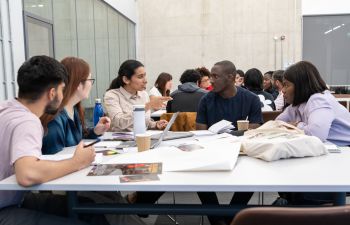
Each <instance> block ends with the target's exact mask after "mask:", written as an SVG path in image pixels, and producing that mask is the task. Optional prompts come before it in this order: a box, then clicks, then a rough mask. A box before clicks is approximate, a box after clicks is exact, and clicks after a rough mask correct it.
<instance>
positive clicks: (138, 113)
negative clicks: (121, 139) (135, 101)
mask: <svg viewBox="0 0 350 225" xmlns="http://www.w3.org/2000/svg"><path fill="white" fill-rule="evenodd" d="M145 115H146V112H145V105H133V118H134V137H135V138H136V135H137V134H144V133H146V119H145Z"/></svg>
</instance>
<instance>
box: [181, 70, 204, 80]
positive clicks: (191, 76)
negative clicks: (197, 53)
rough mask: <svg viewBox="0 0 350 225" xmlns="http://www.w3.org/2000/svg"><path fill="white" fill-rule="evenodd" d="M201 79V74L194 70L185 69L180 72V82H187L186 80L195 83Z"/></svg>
mask: <svg viewBox="0 0 350 225" xmlns="http://www.w3.org/2000/svg"><path fill="white" fill-rule="evenodd" d="M200 79H201V75H200V73H199V72H198V71H196V70H192V69H191V70H185V72H183V73H182V75H181V77H180V82H181V84H184V83H187V82H193V83H197V82H198V81H199V80H200Z"/></svg>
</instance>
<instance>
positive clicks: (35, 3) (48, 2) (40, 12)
mask: <svg viewBox="0 0 350 225" xmlns="http://www.w3.org/2000/svg"><path fill="white" fill-rule="evenodd" d="M56 1H57V0H56ZM59 1H61V0H59ZM23 4H24V5H23V7H24V10H25V11H27V12H29V13H32V14H34V15H37V16H40V17H42V18H44V19H47V20H52V0H24V1H23Z"/></svg>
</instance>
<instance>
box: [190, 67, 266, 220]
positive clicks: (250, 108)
mask: <svg viewBox="0 0 350 225" xmlns="http://www.w3.org/2000/svg"><path fill="white" fill-rule="evenodd" d="M210 76H211V78H210V79H211V83H212V85H213V90H212V91H211V92H209V93H207V94H206V95H204V96H203V97H202V99H201V101H200V102H199V106H198V111H197V119H196V122H197V124H196V128H197V130H207V129H208V127H210V126H211V125H213V124H214V123H216V122H219V121H220V120H223V119H225V120H228V121H231V122H232V123H233V125H234V126H235V127H237V120H245V119H247V118H248V120H249V127H250V128H256V127H258V126H260V124H262V123H263V119H262V114H261V104H260V99H259V97H258V96H257V95H255V94H253V93H252V92H250V91H248V90H246V89H244V88H241V87H236V86H235V85H234V82H235V76H236V67H235V65H234V64H233V63H232V62H230V61H227V60H225V61H221V62H217V63H215V65H214V67H213V68H212V69H211V75H210ZM252 195H253V193H252V192H239V193H235V194H234V196H233V197H232V199H231V202H230V204H231V205H232V204H246V203H248V201H249V199H250V198H251V196H252ZM198 196H199V198H200V200H201V202H202V203H203V204H219V202H218V199H217V196H216V194H215V193H214V192H205V194H203V193H198ZM208 219H209V221H210V223H211V224H212V225H213V224H222V223H224V222H225V221H224V220H225V219H226V220H232V218H220V217H212V216H209V217H208Z"/></svg>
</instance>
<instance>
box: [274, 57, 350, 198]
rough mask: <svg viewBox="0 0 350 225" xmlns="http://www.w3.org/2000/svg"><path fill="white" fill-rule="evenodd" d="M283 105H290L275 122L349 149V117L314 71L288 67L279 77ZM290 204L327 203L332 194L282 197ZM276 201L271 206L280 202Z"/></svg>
mask: <svg viewBox="0 0 350 225" xmlns="http://www.w3.org/2000/svg"><path fill="white" fill-rule="evenodd" d="M283 78H284V79H283V88H282V92H283V94H284V98H285V101H286V102H287V103H288V104H290V105H289V106H288V107H287V108H286V109H285V110H284V111H283V112H282V113H281V114H280V115H279V116H278V117H277V118H276V120H282V121H285V122H288V123H290V124H292V125H295V126H297V127H298V128H300V129H302V130H303V131H304V132H305V134H307V135H312V136H316V137H318V138H319V139H321V141H329V142H332V143H334V144H336V145H338V146H349V145H350V135H349V131H350V113H349V112H348V110H347V109H346V108H345V107H344V106H342V105H340V104H339V102H338V101H337V100H336V99H335V98H334V96H333V95H332V94H331V93H330V92H329V91H328V90H327V89H328V88H327V86H326V83H325V82H324V81H323V79H322V78H321V75H320V73H319V72H318V70H317V68H316V67H315V66H314V65H313V64H311V63H310V62H307V61H300V62H298V63H296V64H294V65H291V66H290V67H288V68H287V70H286V71H285V72H284V74H283ZM282 196H283V197H284V198H286V199H287V200H288V203H291V204H296V205H298V204H301V205H304V204H307V205H314V204H316V205H318V204H323V203H330V202H332V200H333V193H284V194H283V195H282ZM280 200H281V199H280ZM280 200H277V201H276V202H275V204H280V203H279V202H283V200H282V201H280Z"/></svg>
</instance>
